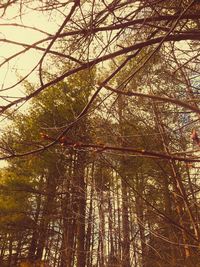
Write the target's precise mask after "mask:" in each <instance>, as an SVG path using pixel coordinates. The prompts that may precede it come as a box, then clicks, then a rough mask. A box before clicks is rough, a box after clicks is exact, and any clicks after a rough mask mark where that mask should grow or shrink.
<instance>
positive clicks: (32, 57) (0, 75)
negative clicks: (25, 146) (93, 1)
mask: <svg viewBox="0 0 200 267" xmlns="http://www.w3.org/2000/svg"><path fill="white" fill-rule="evenodd" d="M16 13H17V10H16V8H14V7H13V8H10V9H9V10H8V12H7V13H6V16H5V17H4V18H3V19H2V18H1V19H0V64H1V63H2V62H3V61H4V60H5V58H8V57H9V56H11V55H13V54H14V53H17V52H19V51H21V50H22V49H24V48H23V47H22V46H18V45H14V44H8V43H6V42H4V39H7V40H12V41H16V42H22V43H26V44H32V43H34V42H36V41H38V40H40V39H42V38H45V37H46V35H45V34H42V33H40V32H37V31H34V30H30V29H26V28H23V27H16V26H12V25H10V26H4V25H2V24H5V23H9V24H12V23H18V24H22V25H27V26H32V27H35V28H39V29H42V30H44V31H47V32H49V33H50V34H54V33H55V32H56V31H57V29H58V27H59V25H57V23H59V22H60V23H61V19H62V16H61V15H59V16H57V17H56V16H54V17H52V16H51V15H50V14H49V15H48V16H47V15H44V14H43V13H42V12H34V11H32V12H28V13H27V14H26V15H23V17H22V18H13V17H14V16H15V15H16ZM41 55H42V53H41V52H39V51H36V50H34V49H31V51H29V52H26V53H25V54H22V55H20V56H18V57H17V58H14V59H13V60H12V61H11V62H9V63H6V64H4V66H1V67H0V90H1V91H0V96H2V95H9V96H18V95H21V94H23V89H22V87H21V86H18V87H17V88H15V90H6V91H2V88H7V87H8V86H11V85H13V84H14V83H15V82H16V81H17V80H18V79H19V76H20V75H24V74H27V73H28V72H29V71H30V70H31V69H32V68H33V67H34V66H35V65H36V64H37V62H38V61H39V59H40V57H41ZM35 80H36V74H34V75H32V76H31V77H30V81H32V82H34V81H35ZM0 104H2V99H1V100H0Z"/></svg>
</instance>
